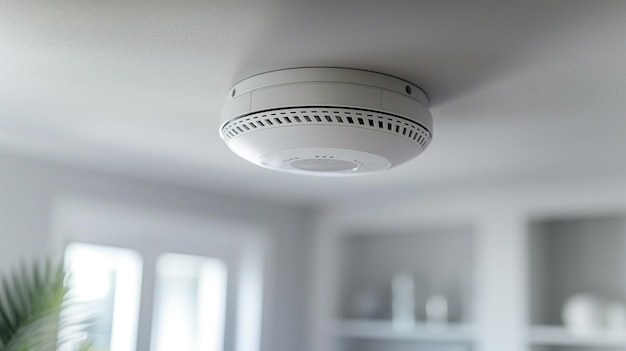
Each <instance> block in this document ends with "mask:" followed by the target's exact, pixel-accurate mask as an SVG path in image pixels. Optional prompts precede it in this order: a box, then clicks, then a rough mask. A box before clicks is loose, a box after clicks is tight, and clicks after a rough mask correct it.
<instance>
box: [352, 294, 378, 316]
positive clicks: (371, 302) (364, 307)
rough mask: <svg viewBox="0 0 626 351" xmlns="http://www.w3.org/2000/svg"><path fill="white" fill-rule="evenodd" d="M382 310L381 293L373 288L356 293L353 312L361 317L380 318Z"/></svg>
mask: <svg viewBox="0 0 626 351" xmlns="http://www.w3.org/2000/svg"><path fill="white" fill-rule="evenodd" d="M381 311H382V303H381V299H380V295H379V294H378V293H377V292H376V291H375V290H373V289H364V290H360V291H358V292H357V293H356V294H355V295H354V299H353V301H352V313H353V315H354V316H355V317H356V318H359V319H375V318H379V317H380V315H381V314H382V313H381Z"/></svg>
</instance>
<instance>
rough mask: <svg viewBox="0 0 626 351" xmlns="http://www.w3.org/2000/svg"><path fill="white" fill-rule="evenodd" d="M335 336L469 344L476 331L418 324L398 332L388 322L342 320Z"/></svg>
mask: <svg viewBox="0 0 626 351" xmlns="http://www.w3.org/2000/svg"><path fill="white" fill-rule="evenodd" d="M334 330H335V335H336V336H337V337H341V338H348V339H377V340H405V341H421V342H433V343H452V344H458V343H462V344H469V343H472V342H473V341H474V330H473V328H472V327H471V326H469V325H463V324H450V325H446V326H436V327H432V326H428V325H426V324H417V325H416V326H415V327H414V328H413V329H411V330H406V331H398V330H396V329H394V327H393V325H392V323H391V322H390V321H386V320H367V319H362V320H358V319H354V320H341V321H338V322H337V323H336V325H335V327H334Z"/></svg>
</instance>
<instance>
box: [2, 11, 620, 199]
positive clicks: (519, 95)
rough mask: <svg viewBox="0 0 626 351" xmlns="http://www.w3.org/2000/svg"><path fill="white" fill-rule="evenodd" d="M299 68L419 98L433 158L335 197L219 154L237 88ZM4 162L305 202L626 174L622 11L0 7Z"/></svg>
mask: <svg viewBox="0 0 626 351" xmlns="http://www.w3.org/2000/svg"><path fill="white" fill-rule="evenodd" d="M301 66H343V67H352V68H362V69H369V70H374V71H379V72H382V73H387V74H390V75H394V76H398V77H401V78H404V79H407V80H409V81H412V82H413V83H415V84H417V85H419V86H421V87H423V88H424V90H425V91H426V92H427V93H428V95H429V96H430V99H431V103H432V113H433V117H434V122H435V136H434V140H433V142H432V144H431V145H430V147H429V148H428V149H427V150H426V152H425V153H424V154H423V155H421V156H420V157H418V158H417V159H415V160H413V161H411V162H409V163H407V164H405V165H402V166H400V167H398V168H395V169H393V170H390V171H388V172H385V173H381V174H376V175H371V176H363V177H356V178H340V179H335V178H330V179H329V178H313V177H304V176H295V175H289V174H281V173H275V172H272V171H268V170H264V169H261V168H257V167H256V166H253V165H251V164H248V163H246V162H245V161H243V160H241V159H239V158H238V157H237V156H235V155H234V154H232V153H231V152H230V151H228V149H227V148H226V146H225V145H224V144H223V143H222V141H221V140H220V138H219V136H218V132H217V131H218V126H219V115H220V109H221V106H222V104H223V102H224V100H225V98H226V94H227V93H228V91H229V88H230V87H231V85H232V84H233V83H235V82H236V81H238V80H240V79H243V78H246V77H247V76H249V75H253V74H257V73H261V72H265V71H268V70H274V69H280V68H290V67H301ZM0 147H2V148H4V150H5V152H17V153H21V154H28V155H33V156H37V157H44V158H50V159H53V160H57V161H62V162H71V163H78V164H81V165H86V166H90V167H94V166H96V167H100V168H104V169H109V170H115V171H120V172H124V173H131V174H137V175H141V176H146V177H152V178H156V179H159V180H166V181H172V182H176V183H182V184H186V185H190V186H194V187H203V188H207V189H213V190H220V191H226V192H233V193H234V192H236V193H244V194H250V195H253V196H271V197H275V198H277V199H282V200H289V201H297V202H313V201H315V202H337V201H339V202H341V201H348V202H349V201H354V200H355V199H357V198H362V197H364V196H372V195H377V196H389V195H390V194H393V196H399V195H400V194H401V195H404V196H416V195H415V194H416V192H419V191H421V190H423V189H431V188H437V187H441V186H453V185H454V186H456V185H458V184H469V183H475V182H483V183H484V182H500V181H506V180H509V179H525V178H530V177H533V178H535V177H542V176H546V177H547V176H549V177H566V176H567V177H569V176H593V175H599V174H601V175H607V174H622V173H625V174H626V172H625V171H626V162H624V160H625V159H626V157H625V156H624V154H625V152H626V1H516V2H511V1H488V2H487V1H480V2H479V1H406V2H405V1H375V0H362V1H356V0H355V1H314V0H309V1H293V2H290V1H284V2H278V1H269V0H257V1H249V2H247V3H245V2H240V1H234V0H231V1H226V0H225V1H210V0H205V1H169V2H166V1H145V2H144V1H121V0H114V1H96V0H88V1H85V0H82V1H78V0H76V1H71V0H61V1H39V3H37V2H34V1H24V0H21V1H4V0H0Z"/></svg>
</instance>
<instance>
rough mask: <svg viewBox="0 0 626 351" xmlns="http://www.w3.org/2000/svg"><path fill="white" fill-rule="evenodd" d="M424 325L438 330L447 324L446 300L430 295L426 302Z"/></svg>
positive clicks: (439, 296)
mask: <svg viewBox="0 0 626 351" xmlns="http://www.w3.org/2000/svg"><path fill="white" fill-rule="evenodd" d="M426 323H427V325H428V326H429V327H434V328H440V327H445V326H446V325H447V324H448V300H447V299H446V298H445V297H443V296H441V295H432V296H431V297H429V298H428V299H427V300H426Z"/></svg>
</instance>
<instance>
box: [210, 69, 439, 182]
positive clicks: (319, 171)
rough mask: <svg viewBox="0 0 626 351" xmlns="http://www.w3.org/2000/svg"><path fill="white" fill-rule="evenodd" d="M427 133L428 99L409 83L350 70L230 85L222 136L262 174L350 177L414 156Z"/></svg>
mask: <svg viewBox="0 0 626 351" xmlns="http://www.w3.org/2000/svg"><path fill="white" fill-rule="evenodd" d="M432 129H433V128H432V117H431V114H430V111H429V110H428V100H427V97H426V95H425V94H424V93H423V92H422V91H421V90H420V89H419V88H418V87H417V86H415V85H413V84H411V83H409V82H406V81H404V80H401V79H398V78H395V77H391V76H388V75H384V74H380V73H375V72H370V71H361V70H355V69H346V68H295V69H288V70H281V71H274V72H269V73H264V74H260V75H257V76H253V77H251V78H248V79H246V80H244V81H242V82H240V83H238V84H237V85H235V86H234V87H233V88H232V89H231V91H230V94H229V98H228V102H227V104H226V106H225V107H224V109H223V111H222V125H221V128H220V135H221V137H222V139H223V140H224V141H225V142H226V143H227V145H228V146H229V147H230V149H231V150H233V151H234V152H235V153H236V154H238V155H239V156H241V157H243V158H244V159H246V160H248V161H250V162H252V163H255V164H257V165H259V166H262V167H265V168H269V169H274V170H279V171H285V172H291V173H298V174H311V175H331V176H349V175H358V174H368V173H373V172H378V171H382V170H385V169H388V168H391V167H394V166H397V165H399V164H402V163H404V162H406V161H408V160H410V159H412V158H414V157H415V156H417V155H419V154H420V153H421V152H422V151H423V150H424V149H425V148H426V147H427V146H428V144H429V143H430V140H431V139H432Z"/></svg>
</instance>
